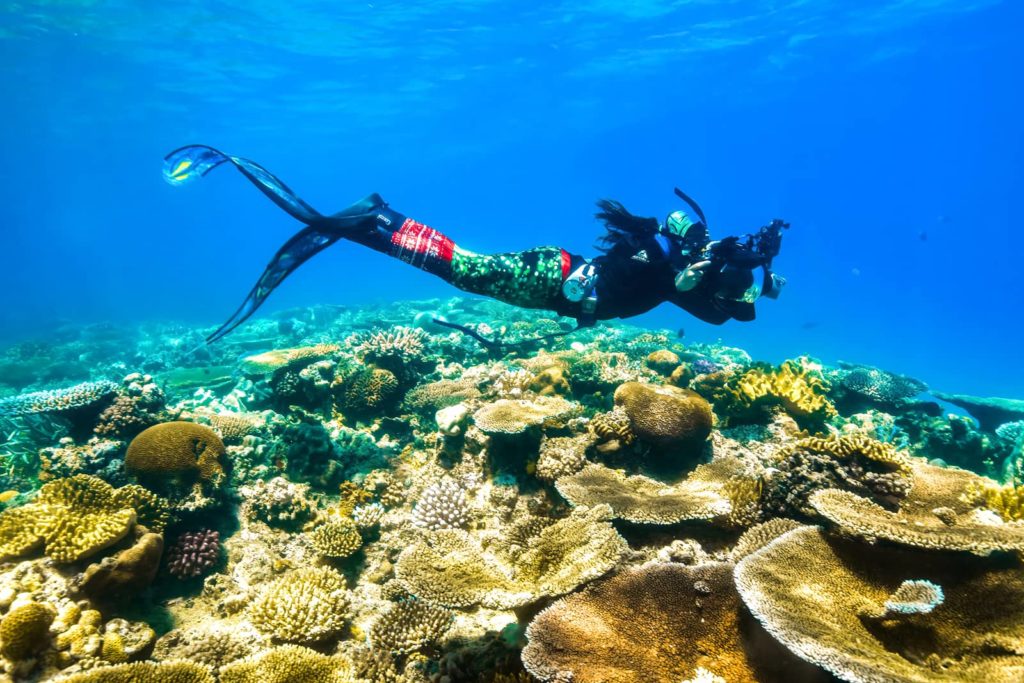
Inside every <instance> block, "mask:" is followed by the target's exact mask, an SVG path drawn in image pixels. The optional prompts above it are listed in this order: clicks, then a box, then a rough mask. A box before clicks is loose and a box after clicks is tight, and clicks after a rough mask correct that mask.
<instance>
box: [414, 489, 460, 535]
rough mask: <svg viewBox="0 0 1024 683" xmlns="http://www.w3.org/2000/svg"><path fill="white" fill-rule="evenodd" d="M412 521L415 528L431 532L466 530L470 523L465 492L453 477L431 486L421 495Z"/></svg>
mask: <svg viewBox="0 0 1024 683" xmlns="http://www.w3.org/2000/svg"><path fill="white" fill-rule="evenodd" d="M411 521H412V524H413V526H417V527H421V528H423V529H430V530H431V531H436V530H438V529H462V528H464V527H465V526H466V525H467V524H468V523H469V504H468V502H467V500H466V492H465V490H464V489H463V488H462V487H461V486H459V484H458V483H457V482H456V481H455V480H454V479H452V478H451V477H444V478H443V479H441V481H439V482H436V483H434V484H431V485H430V486H428V487H427V488H426V489H424V490H423V493H422V494H421V495H420V499H419V501H418V502H417V503H416V507H415V508H413V511H412V520H411Z"/></svg>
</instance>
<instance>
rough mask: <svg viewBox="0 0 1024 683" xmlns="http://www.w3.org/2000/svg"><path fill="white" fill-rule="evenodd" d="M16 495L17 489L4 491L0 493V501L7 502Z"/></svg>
mask: <svg viewBox="0 0 1024 683" xmlns="http://www.w3.org/2000/svg"><path fill="white" fill-rule="evenodd" d="M17 497H18V492H17V491H4V492H3V493H0V503H7V502H10V501H12V500H14V499H15V498H17Z"/></svg>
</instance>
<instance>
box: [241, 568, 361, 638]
mask: <svg viewBox="0 0 1024 683" xmlns="http://www.w3.org/2000/svg"><path fill="white" fill-rule="evenodd" d="M348 605H349V596H348V590H346V588H345V581H344V579H343V578H342V577H341V575H340V574H338V573H337V572H336V571H334V570H333V569H330V568H327V567H311V568H307V569H300V570H298V571H296V572H294V573H292V574H288V575H286V576H283V577H282V578H280V579H278V580H277V581H275V582H274V583H272V584H271V585H269V586H267V588H265V589H264V591H263V593H262V594H261V595H260V596H259V597H258V598H257V599H256V602H254V603H253V605H252V607H251V608H250V610H249V615H250V617H251V619H252V623H253V624H254V625H255V626H256V628H258V629H259V630H260V631H263V632H264V633H268V634H270V635H272V636H274V637H275V638H277V639H279V640H284V641H289V642H294V643H315V642H318V641H321V640H325V639H326V638H329V637H331V636H333V635H335V634H337V633H338V632H340V631H341V629H342V628H343V627H344V626H345V620H346V618H347V616H348Z"/></svg>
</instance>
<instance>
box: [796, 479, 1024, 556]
mask: <svg viewBox="0 0 1024 683" xmlns="http://www.w3.org/2000/svg"><path fill="white" fill-rule="evenodd" d="M810 504H811V506H812V507H813V508H814V509H815V510H817V511H818V513H819V514H820V515H821V516H823V517H825V518H826V519H828V520H830V521H831V522H833V523H835V524H838V525H839V526H840V527H841V528H842V529H843V530H844V531H846V532H849V533H852V534H856V535H858V536H861V537H865V538H870V539H875V538H884V539H886V540H888V541H893V542H894V543H900V544H903V545H909V546H914V547H918V548H932V549H936V550H967V551H970V552H973V553H978V554H986V553H989V552H991V551H993V550H1024V525H1017V524H991V523H990V522H989V521H988V520H984V519H982V520H978V519H977V518H972V517H968V516H962V517H954V518H952V521H953V523H952V524H950V521H951V518H950V517H949V516H948V515H946V514H942V513H939V514H936V513H935V512H933V511H929V512H928V513H926V514H908V513H906V512H904V511H903V510H902V509H901V510H900V511H899V512H889V511H888V510H886V509H885V508H883V507H881V506H879V505H876V504H875V503H873V502H871V501H870V500H868V499H867V498H861V497H860V496H858V495H857V494H855V493H850V492H849V491H840V490H838V489H824V490H822V491H817V492H815V493H814V494H813V495H811V498H810Z"/></svg>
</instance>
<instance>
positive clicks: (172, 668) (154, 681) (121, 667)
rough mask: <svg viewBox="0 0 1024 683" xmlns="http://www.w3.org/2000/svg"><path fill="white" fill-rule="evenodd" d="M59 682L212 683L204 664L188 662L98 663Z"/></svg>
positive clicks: (211, 677) (212, 680) (210, 674)
mask: <svg viewBox="0 0 1024 683" xmlns="http://www.w3.org/2000/svg"><path fill="white" fill-rule="evenodd" d="M61 683H215V681H214V678H213V674H212V673H210V670H209V669H207V668H206V667H205V666H200V665H199V664H193V663H192V662H160V663H156V662H135V663H134V664H118V665H117V666H102V667H99V668H96V669H92V670H90V671H85V672H83V673H78V674H73V675H72V676H69V677H68V678H62V679H61Z"/></svg>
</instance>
